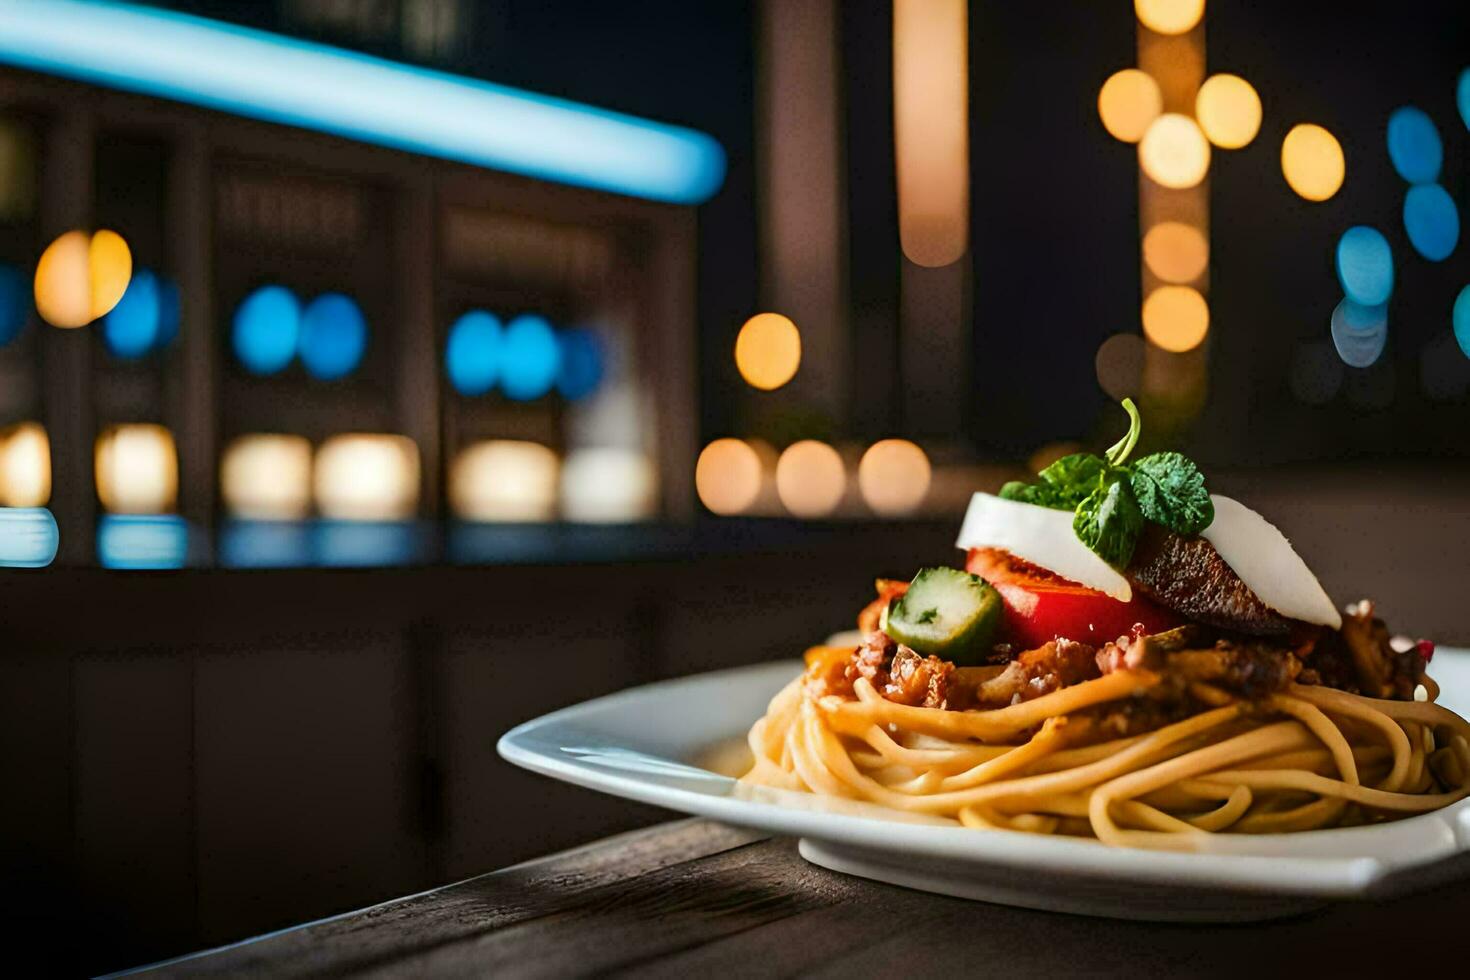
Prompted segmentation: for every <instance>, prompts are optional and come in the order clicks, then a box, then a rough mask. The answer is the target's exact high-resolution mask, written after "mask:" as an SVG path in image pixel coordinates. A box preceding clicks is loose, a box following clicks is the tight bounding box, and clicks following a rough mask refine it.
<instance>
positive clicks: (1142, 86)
mask: <svg viewBox="0 0 1470 980" xmlns="http://www.w3.org/2000/svg"><path fill="white" fill-rule="evenodd" d="M1163 111H1164V96H1163V95H1162V94H1161V93H1160V92H1159V83H1158V82H1156V81H1154V79H1153V76H1152V75H1150V74H1148V73H1147V72H1142V71H1139V70H1138V69H1137V68H1125V69H1123V70H1122V71H1120V72H1115V73H1114V74H1113V75H1112V76H1110V77H1109V78H1108V80H1107V81H1106V82H1104V83H1103V87H1102V91H1101V92H1099V93H1098V95H1097V113H1098V115H1099V116H1101V117H1102V123H1103V127H1104V128H1105V129H1106V130H1107V131H1108V132H1109V133H1110V134H1111V135H1112V136H1113V137H1114V138H1115V139H1120V140H1122V141H1123V142H1125V143H1137V142H1138V141H1139V140H1141V139H1143V134H1144V133H1145V132H1147V131H1148V126H1149V123H1151V122H1153V121H1154V120H1155V119H1157V118H1158V116H1159V113H1161V112H1163Z"/></svg>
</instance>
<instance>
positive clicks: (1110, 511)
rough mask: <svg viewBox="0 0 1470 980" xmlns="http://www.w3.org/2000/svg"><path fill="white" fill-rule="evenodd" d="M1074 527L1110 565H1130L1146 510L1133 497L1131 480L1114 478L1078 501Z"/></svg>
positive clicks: (1084, 542) (1083, 539) (1084, 541)
mask: <svg viewBox="0 0 1470 980" xmlns="http://www.w3.org/2000/svg"><path fill="white" fill-rule="evenodd" d="M1072 530H1073V531H1074V532H1075V533H1076V535H1077V537H1078V538H1080V539H1081V540H1082V543H1083V544H1085V545H1087V547H1089V548H1091V549H1092V550H1093V551H1095V552H1097V554H1098V555H1099V556H1100V557H1101V558H1102V560H1103V561H1105V562H1107V563H1108V564H1109V565H1112V566H1113V567H1114V568H1118V569H1122V568H1126V567H1128V561H1129V559H1131V558H1132V557H1133V547H1134V545H1136V544H1137V543H1138V534H1139V532H1140V531H1142V530H1143V514H1142V512H1140V511H1139V509H1138V502H1137V501H1136V500H1134V499H1133V490H1132V489H1131V488H1130V487H1129V481H1127V480H1125V479H1121V478H1120V479H1113V480H1110V481H1109V482H1108V483H1107V485H1106V486H1102V487H1099V488H1098V489H1096V490H1094V491H1093V492H1092V493H1091V494H1090V495H1089V496H1088V497H1087V499H1086V500H1084V501H1082V503H1081V504H1080V505H1078V507H1077V516H1076V517H1075V518H1073V519H1072Z"/></svg>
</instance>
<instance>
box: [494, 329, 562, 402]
mask: <svg viewBox="0 0 1470 980" xmlns="http://www.w3.org/2000/svg"><path fill="white" fill-rule="evenodd" d="M500 365H501V378H500V388H501V390H502V391H504V392H505V395H506V397H507V398H513V399H515V400H516V401H530V400H531V399H533V398H540V397H541V396H542V395H544V394H546V393H547V392H548V391H550V390H551V386H552V384H553V383H554V382H555V381H556V375H557V371H558V369H559V368H560V367H561V348H560V347H558V346H557V343H556V333H555V332H554V331H553V330H552V329H551V324H550V323H547V322H546V318H545V317H540V316H536V315H535V314H533V313H523V314H521V315H520V316H518V317H516V318H515V319H514V320H512V321H510V325H509V326H507V327H506V328H505V344H504V346H503V347H502V348H501V352H500Z"/></svg>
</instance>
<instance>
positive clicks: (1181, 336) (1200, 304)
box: [1143, 286, 1210, 354]
mask: <svg viewBox="0 0 1470 980" xmlns="http://www.w3.org/2000/svg"><path fill="white" fill-rule="evenodd" d="M1209 329H1210V308H1209V306H1208V305H1207V304H1206V303H1205V298H1204V297H1203V296H1201V295H1200V294H1199V290H1197V289H1191V288H1190V287H1188V286H1160V287H1159V288H1158V289H1155V290H1154V291H1153V292H1151V293H1149V294H1148V298H1147V299H1145V300H1144V301H1143V332H1144V333H1145V334H1146V335H1147V336H1148V339H1149V340H1151V341H1153V343H1154V344H1155V345H1156V346H1158V347H1162V348H1163V349H1164V350H1167V351H1173V352H1174V353H1176V354H1178V353H1182V352H1184V351H1187V350H1191V349H1193V348H1195V347H1198V346H1199V343H1200V341H1202V340H1204V339H1205V334H1206V333H1207V332H1208V331H1209Z"/></svg>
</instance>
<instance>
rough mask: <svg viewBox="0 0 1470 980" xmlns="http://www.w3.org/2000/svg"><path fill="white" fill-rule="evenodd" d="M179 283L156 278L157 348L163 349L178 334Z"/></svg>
mask: <svg viewBox="0 0 1470 980" xmlns="http://www.w3.org/2000/svg"><path fill="white" fill-rule="evenodd" d="M181 312H182V310H181V305H180V302H179V284H178V283H176V282H173V281H171V280H168V279H164V278H161V277H160V278H159V280H158V341H157V342H156V343H155V345H154V346H155V348H156V349H157V350H163V349H164V348H166V347H168V345H169V344H172V343H173V342H174V340H175V339H176V338H177V337H178V336H179V318H180V315H181Z"/></svg>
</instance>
